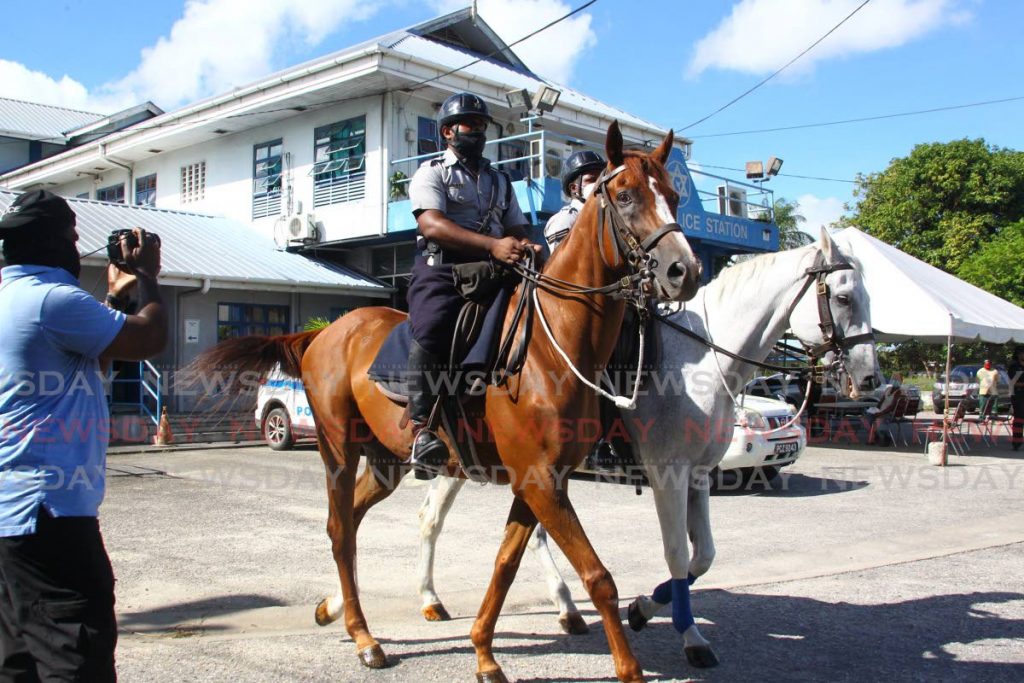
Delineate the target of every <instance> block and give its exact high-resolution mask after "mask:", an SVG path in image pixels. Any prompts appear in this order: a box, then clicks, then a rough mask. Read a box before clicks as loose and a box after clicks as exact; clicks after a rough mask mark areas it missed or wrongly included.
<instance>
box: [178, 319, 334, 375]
mask: <svg viewBox="0 0 1024 683" xmlns="http://www.w3.org/2000/svg"><path fill="white" fill-rule="evenodd" d="M324 329H326V328H322V329H318V330H310V331H308V332H296V333H295V334H282V335H278V336H275V337H270V336H265V335H251V336H248V337H234V338H232V339H225V340H224V341H222V342H220V343H219V344H217V345H216V346H214V347H213V348H212V349H208V350H206V351H204V352H202V353H201V354H199V356H197V357H196V359H195V360H194V361H192V362H191V363H190V364H189V368H188V369H189V371H190V372H191V373H193V374H194V375H195V376H197V377H198V376H201V375H203V374H206V373H210V372H218V371H222V370H225V369H231V370H237V371H250V372H256V373H259V375H260V376H261V377H263V376H265V375H266V374H267V373H269V372H270V371H271V370H273V369H274V366H275V365H280V367H281V371H282V372H284V374H286V375H288V376H290V377H301V375H302V356H303V354H305V353H306V349H308V348H309V345H310V344H311V343H312V342H313V340H314V339H316V337H317V335H318V334H320V333H321V332H323V330H324Z"/></svg>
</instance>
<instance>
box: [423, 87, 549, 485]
mask: <svg viewBox="0 0 1024 683" xmlns="http://www.w3.org/2000/svg"><path fill="white" fill-rule="evenodd" d="M492 121H493V119H492V118H491V115H490V113H489V112H488V110H487V104H486V103H485V102H484V101H483V100H482V99H480V98H479V97H477V96H476V95H473V94H470V93H459V94H457V95H452V96H451V97H449V98H448V99H446V100H445V101H444V103H443V104H442V105H441V112H440V116H439V119H438V127H439V129H440V132H441V136H442V137H443V138H444V140H445V142H446V143H447V149H446V150H445V153H444V155H443V156H441V157H440V158H437V159H433V160H431V161H429V162H426V163H424V164H423V165H422V166H420V167H419V169H418V170H417V171H416V173H415V175H413V177H412V181H411V182H410V184H409V198H410V200H411V203H412V211H413V215H414V216H415V217H416V224H417V227H418V238H417V245H418V250H419V251H418V253H417V255H416V262H415V264H414V265H413V269H412V278H411V280H410V282H409V293H408V301H409V323H410V326H411V329H412V346H411V349H410V352H409V366H408V374H407V382H408V389H409V418H410V420H411V422H412V428H413V434H414V438H413V449H412V460H411V461H412V463H413V465H414V467H415V468H416V469H417V472H418V473H424V472H426V473H429V472H431V471H436V469H437V468H438V467H440V466H441V465H443V464H444V463H445V462H446V461H447V459H448V449H447V447H446V446H445V445H444V443H443V442H442V441H441V440H440V439H439V438H438V436H437V434H435V433H433V432H432V431H431V430H430V429H427V428H426V424H427V421H428V420H429V418H430V412H431V410H432V409H433V407H434V404H435V403H436V401H437V398H438V396H437V394H438V390H439V389H440V388H442V386H439V385H441V384H443V383H440V382H439V381H438V374H437V373H439V372H444V371H445V370H446V368H447V363H448V358H449V353H450V349H451V344H452V337H453V334H454V332H455V325H456V319H457V317H458V314H459V311H460V310H461V308H462V306H463V304H464V303H465V299H463V298H462V297H461V296H460V295H459V293H458V292H457V291H456V290H455V285H454V281H453V279H452V265H453V264H457V263H470V262H474V261H484V260H487V259H489V258H490V259H493V260H495V261H498V262H502V263H515V262H516V261H518V260H519V259H520V258H522V257H523V254H525V253H526V250H528V249H533V250H534V251H535V252H537V253H540V250H541V247H540V245H536V244H531V243H530V241H529V240H528V239H526V234H527V233H526V227H527V225H528V221H527V220H526V217H525V216H524V215H523V212H522V210H521V209H520V208H519V202H518V201H517V200H516V196H515V193H514V192H513V191H512V184H511V180H510V178H509V177H508V175H506V174H505V173H503V172H501V171H499V170H497V169H495V168H493V167H492V166H491V162H490V161H489V160H487V159H486V158H484V156H483V153H484V145H485V144H486V142H487V126H488V125H489V124H490V123H491V122H492Z"/></svg>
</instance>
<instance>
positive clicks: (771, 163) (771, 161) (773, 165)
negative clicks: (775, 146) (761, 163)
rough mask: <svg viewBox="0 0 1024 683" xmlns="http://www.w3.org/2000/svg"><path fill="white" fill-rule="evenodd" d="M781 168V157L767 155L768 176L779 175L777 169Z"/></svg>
mask: <svg viewBox="0 0 1024 683" xmlns="http://www.w3.org/2000/svg"><path fill="white" fill-rule="evenodd" d="M781 168H782V159H779V158H778V157H768V177H769V178H771V177H772V176H776V175H779V170H780V169H781Z"/></svg>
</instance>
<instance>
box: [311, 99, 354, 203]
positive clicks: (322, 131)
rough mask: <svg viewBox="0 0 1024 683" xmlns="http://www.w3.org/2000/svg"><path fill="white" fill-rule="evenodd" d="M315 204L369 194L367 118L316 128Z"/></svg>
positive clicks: (313, 173) (351, 199)
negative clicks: (367, 189)
mask: <svg viewBox="0 0 1024 683" xmlns="http://www.w3.org/2000/svg"><path fill="white" fill-rule="evenodd" d="M313 143H314V147H313V152H314V154H313V162H314V163H313V171H312V175H313V206H326V205H328V204H338V203H341V202H352V201H357V200H359V199H363V198H364V197H365V196H366V117H365V116H357V117H355V118H354V119H348V120H347V121H341V122H339V123H333V124H331V125H329V126H321V127H320V128H317V129H316V130H314V131H313Z"/></svg>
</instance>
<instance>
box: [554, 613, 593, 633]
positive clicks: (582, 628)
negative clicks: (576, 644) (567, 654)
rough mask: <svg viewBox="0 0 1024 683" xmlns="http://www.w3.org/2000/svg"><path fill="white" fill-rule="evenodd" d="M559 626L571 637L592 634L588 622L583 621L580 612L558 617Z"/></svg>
mask: <svg viewBox="0 0 1024 683" xmlns="http://www.w3.org/2000/svg"><path fill="white" fill-rule="evenodd" d="M558 625H559V626H561V627H562V630H563V631H565V632H566V633H568V634H569V635H571V636H582V635H584V634H586V633H590V627H589V626H587V622H585V621H583V616H582V615H581V614H580V613H579V612H570V613H568V614H563V615H562V616H560V617H558Z"/></svg>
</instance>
